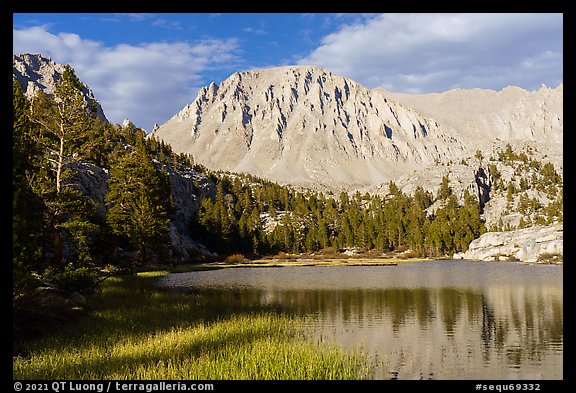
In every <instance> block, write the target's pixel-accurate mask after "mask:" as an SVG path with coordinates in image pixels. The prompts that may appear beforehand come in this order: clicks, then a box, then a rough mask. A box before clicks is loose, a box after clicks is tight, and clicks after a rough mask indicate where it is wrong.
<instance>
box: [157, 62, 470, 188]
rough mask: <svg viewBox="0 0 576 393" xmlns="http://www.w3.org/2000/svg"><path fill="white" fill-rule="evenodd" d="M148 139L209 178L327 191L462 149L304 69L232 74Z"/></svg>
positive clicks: (414, 119) (373, 98)
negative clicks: (237, 175)
mask: <svg viewBox="0 0 576 393" xmlns="http://www.w3.org/2000/svg"><path fill="white" fill-rule="evenodd" d="M153 135H155V136H156V137H158V138H160V139H164V140H165V141H166V142H168V143H170V144H171V145H172V147H173V148H174V149H175V150H176V151H178V152H186V153H192V154H193V155H194V157H195V158H197V159H198V162H201V163H203V164H205V165H206V166H207V167H209V168H213V169H222V170H229V171H235V172H248V173H252V174H255V175H258V176H263V177H267V178H270V179H272V180H276V181H280V182H282V183H284V184H294V185H302V186H317V185H321V186H327V187H328V188H342V187H343V188H357V187H362V186H368V185H373V184H381V183H384V182H387V181H389V180H390V179H392V178H395V177H396V176H397V175H398V173H402V172H406V171H407V170H409V169H411V168H414V166H415V165H416V166H417V165H422V164H431V163H434V162H436V161H438V160H444V159H447V158H448V157H451V156H453V155H454V154H455V152H457V151H460V150H463V149H464V148H465V146H464V145H463V143H462V142H461V141H460V140H459V137H458V136H457V134H456V133H454V132H448V130H447V129H443V128H440V127H439V126H438V124H437V123H436V122H435V121H433V120H432V119H429V118H426V117H423V116H420V115H419V114H418V113H416V112H415V111H413V110H412V109H410V108H408V107H406V106H404V105H402V104H399V103H397V102H395V101H393V100H391V99H390V98H389V97H387V96H386V95H385V94H382V92H380V91H377V90H370V89H368V88H366V87H364V86H362V85H360V84H359V83H357V82H354V81H352V80H350V79H348V78H345V77H342V76H338V75H335V74H333V73H331V72H330V71H327V70H324V69H322V68H320V67H312V66H286V67H275V68H267V69H258V70H250V71H244V72H236V73H234V74H232V75H231V76H230V77H229V78H228V79H226V80H224V81H223V82H222V83H220V84H219V85H218V86H217V85H216V84H214V83H212V84H210V85H209V86H208V87H205V88H202V89H200V91H199V92H198V95H197V97H196V99H195V100H194V101H193V102H192V103H190V104H189V105H187V106H186V107H184V108H183V109H182V110H181V111H180V112H179V113H178V114H176V115H175V116H174V117H173V118H172V119H170V120H169V121H168V122H167V123H165V124H163V125H161V126H160V127H159V128H158V129H157V130H155V131H154V133H153ZM430 146H433V148H430Z"/></svg>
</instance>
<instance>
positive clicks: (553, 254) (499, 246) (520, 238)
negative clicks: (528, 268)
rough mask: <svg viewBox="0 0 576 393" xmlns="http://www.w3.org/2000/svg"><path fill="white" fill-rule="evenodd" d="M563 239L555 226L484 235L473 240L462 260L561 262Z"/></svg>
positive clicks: (558, 226)
mask: <svg viewBox="0 0 576 393" xmlns="http://www.w3.org/2000/svg"><path fill="white" fill-rule="evenodd" d="M563 246H564V237H563V229H562V226H561V225H559V224H554V225H550V226H546V227H538V226H534V227H530V228H524V229H518V230H514V231H506V232H488V233H485V234H483V235H482V236H480V237H479V238H478V239H475V240H473V241H472V242H471V243H470V245H469V247H468V251H466V252H465V253H464V254H462V255H461V256H462V257H463V259H470V260H479V261H493V260H519V261H523V262H539V261H541V260H547V261H548V260H554V261H555V262H561V260H562V256H563V255H564V251H563Z"/></svg>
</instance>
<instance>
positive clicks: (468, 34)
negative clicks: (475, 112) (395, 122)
mask: <svg viewBox="0 0 576 393" xmlns="http://www.w3.org/2000/svg"><path fill="white" fill-rule="evenodd" d="M562 30H563V19H562V14H381V15H376V16H373V17H371V18H367V19H364V20H363V21H361V22H355V23H352V24H344V25H342V26H340V28H339V29H338V30H337V31H336V32H334V33H332V34H329V35H327V36H325V37H324V38H323V39H322V42H321V45H320V46H318V47H317V48H316V49H315V50H313V51H312V52H311V53H310V54H309V55H308V56H306V57H304V58H301V59H299V60H298V63H299V64H314V65H320V66H323V67H326V68H328V69H329V70H331V71H333V72H335V73H337V74H341V75H345V76H348V77H350V78H352V79H355V80H356V81H358V82H360V83H363V84H365V85H367V86H368V87H376V86H383V87H386V88H388V89H390V90H393V91H405V92H431V91H444V90H448V89H451V88H454V87H468V88H471V87H481V88H493V89H500V88H502V87H505V86H506V85H509V84H513V85H518V86H521V87H524V88H527V89H537V88H539V87H540V85H541V83H546V84H548V85H549V86H552V85H554V86H555V85H557V84H558V83H559V82H561V81H562V78H563V74H562V73H563V70H562V58H563V54H562V52H563V42H562Z"/></svg>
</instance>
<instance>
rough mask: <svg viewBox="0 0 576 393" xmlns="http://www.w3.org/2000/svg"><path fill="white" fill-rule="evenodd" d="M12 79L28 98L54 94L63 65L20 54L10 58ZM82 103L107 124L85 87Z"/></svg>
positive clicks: (102, 112) (90, 91)
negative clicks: (42, 94) (39, 93)
mask: <svg viewBox="0 0 576 393" xmlns="http://www.w3.org/2000/svg"><path fill="white" fill-rule="evenodd" d="M12 66H13V67H12V78H13V79H15V80H17V81H18V83H20V86H21V87H22V92H23V93H24V95H25V96H26V97H28V98H31V97H33V96H34V95H35V94H36V92H37V91H42V92H44V93H46V94H52V93H54V90H55V89H56V84H57V83H58V82H59V81H60V79H61V77H62V73H63V72H64V67H65V66H64V65H63V64H57V63H55V62H54V61H53V60H52V59H51V58H49V57H46V56H44V55H40V54H29V53H25V54H20V55H13V56H12ZM82 94H83V95H84V101H85V102H86V105H88V107H90V108H92V105H94V106H95V107H94V108H93V109H94V110H95V113H96V117H97V118H99V119H100V120H102V121H104V122H108V119H106V116H105V115H104V111H103V109H102V107H101V106H100V104H99V103H98V101H96V99H95V98H94V93H93V92H92V90H90V88H89V87H88V86H86V85H83V87H82Z"/></svg>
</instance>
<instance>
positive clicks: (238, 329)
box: [13, 272, 369, 380]
mask: <svg viewBox="0 0 576 393" xmlns="http://www.w3.org/2000/svg"><path fill="white" fill-rule="evenodd" d="M162 274H166V273H165V272H159V273H152V274H142V273H141V274H139V275H138V276H137V277H124V278H115V279H111V280H110V281H109V282H107V283H106V284H105V285H103V287H102V289H101V292H100V293H99V294H98V295H96V296H95V297H94V298H93V299H92V303H93V305H94V308H95V311H94V312H93V313H92V314H90V315H89V316H86V317H85V318H83V319H82V320H80V321H78V322H77V323H74V324H72V325H69V326H66V327H65V328H63V329H62V330H61V331H60V332H59V333H58V334H55V335H52V336H51V337H49V338H44V339H40V340H35V341H31V342H29V343H27V353H28V355H27V356H25V357H24V356H19V357H16V358H14V360H13V378H14V379H53V380H62V379H91V380H97V379H131V380H142V379H167V380H176V379H358V378H366V377H367V376H368V374H369V369H368V367H367V362H366V359H365V357H364V356H363V355H362V354H360V353H345V352H343V351H342V350H341V349H338V348H336V347H334V346H330V345H324V344H319V343H315V342H313V341H310V339H309V338H307V337H306V336H305V334H304V332H303V331H302V330H301V328H300V327H299V326H300V325H299V323H298V319H297V318H296V317H294V316H290V315H286V314H283V313H281V312H280V310H275V309H264V310H263V309H262V308H260V309H253V308H250V307H248V306H244V305H242V304H236V305H231V307H232V309H230V308H228V309H222V308H218V307H215V306H214V304H211V302H210V301H209V299H208V298H207V295H200V294H184V293H173V292H167V291H162V290H158V289H154V288H153V287H152V286H151V283H152V280H154V279H155V277H157V276H158V275H162Z"/></svg>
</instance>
